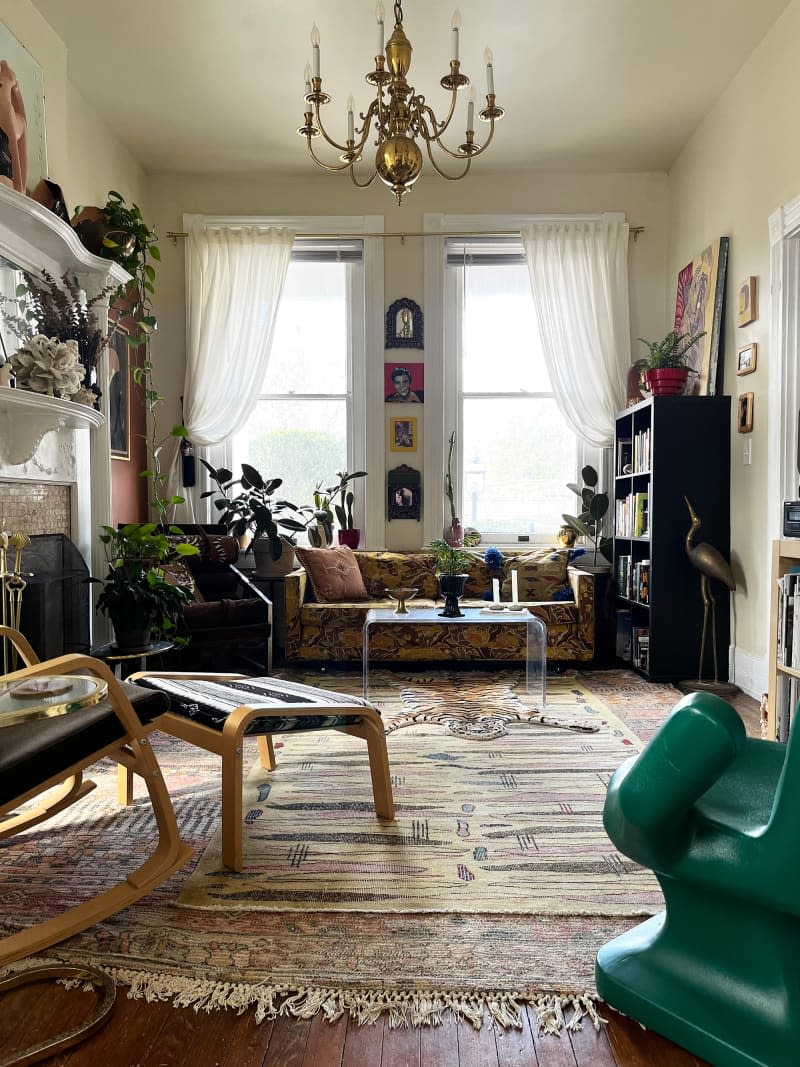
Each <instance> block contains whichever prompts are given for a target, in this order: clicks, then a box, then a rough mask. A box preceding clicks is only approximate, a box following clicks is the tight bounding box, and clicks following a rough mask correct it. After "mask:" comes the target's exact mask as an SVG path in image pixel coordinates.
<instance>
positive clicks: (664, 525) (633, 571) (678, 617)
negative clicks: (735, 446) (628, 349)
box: [612, 396, 731, 681]
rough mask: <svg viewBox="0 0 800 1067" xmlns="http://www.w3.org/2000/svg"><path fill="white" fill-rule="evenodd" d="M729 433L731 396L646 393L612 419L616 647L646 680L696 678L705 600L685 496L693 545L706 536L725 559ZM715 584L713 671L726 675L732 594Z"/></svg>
mask: <svg viewBox="0 0 800 1067" xmlns="http://www.w3.org/2000/svg"><path fill="white" fill-rule="evenodd" d="M730 434H731V413H730V397H728V396H719V397H716V396H715V397H685V396H677V397H671V396H667V397H650V398H649V399H647V400H643V401H641V402H640V403H638V404H636V405H634V406H633V407H630V408H627V409H626V410H625V411H623V412H621V413H620V414H619V415H618V416H617V420H616V434H615V446H614V473H615V479H614V498H615V499H614V512H615V514H614V570H613V573H612V580H613V582H614V587H615V616H616V618H615V623H616V642H615V649H616V653H617V656H618V657H619V658H621V659H622V660H623V661H624V662H625V663H626V665H628V666H632V667H634V669H636V670H638V671H639V672H640V673H641V674H643V675H644V676H645V677H647V678H649V679H650V680H651V681H677V680H681V679H691V678H696V677H697V676H698V668H699V657H700V638H701V632H702V625H703V603H702V599H701V596H700V575H699V573H698V571H697V570H695V568H694V567H693V566H692V565H691V563H690V562H689V559H688V557H687V555H686V549H685V539H686V534H687V532H688V530H689V526H690V523H691V519H690V517H689V511H688V509H687V507H686V503H685V501H684V497H688V499H689V500H690V501H691V503H692V506H693V507H694V509H695V511H696V512H697V514H698V516H699V518H700V519H701V520H702V526H701V527H700V529H699V530H698V532H697V534H696V536H695V544H699V543H700V542H702V541H707V542H709V543H710V544H712V545H713V546H714V547H715V548H716V549H718V550H719V552H721V553H722V555H723V557H724V558H725V559H729V558H730ZM637 442H638V447H637ZM628 443H630V444H629V445H628ZM623 502H627V504H624V503H623ZM628 520H629V521H628ZM626 579H627V580H626ZM711 586H712V592H713V594H714V598H715V600H716V634H717V658H718V666H719V672H718V675H719V680H720V681H726V680H727V677H728V647H729V644H730V594H729V592H728V590H727V589H726V588H725V586H723V585H721V584H720V583H719V582H716V581H712V583H711ZM710 627H711V618H710V615H709V633H708V636H707V639H706V654H705V661H704V669H703V677H704V678H706V679H710V678H713V667H712V658H711V648H712V643H711V632H710Z"/></svg>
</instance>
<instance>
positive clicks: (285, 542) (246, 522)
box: [200, 459, 305, 578]
mask: <svg viewBox="0 0 800 1067" xmlns="http://www.w3.org/2000/svg"><path fill="white" fill-rule="evenodd" d="M200 462H201V463H202V464H203V466H204V467H205V468H206V470H207V471H208V473H209V475H210V476H211V478H212V479H213V481H214V482H216V484H217V489H216V490H214V489H211V490H208V491H207V492H205V493H202V494H201V498H205V497H210V496H214V493H215V492H219V493H220V494H221V496H218V497H217V498H216V499H215V500H214V507H215V508H216V509H217V511H218V512H219V519H220V522H221V523H222V524H223V526H224V527H225V529H226V530H227V531H228V533H229V534H231V535H232V536H233V537H237V538H240V539H241V538H243V537H245V536H246V535H247V534H249V535H251V537H252V546H250V545H245V546H244V547H245V551H249V549H250V547H252V549H253V555H254V557H255V564H256V565H255V573H256V574H257V575H258V576H259V577H260V578H274V577H283V575H285V574H288V573H289V571H291V570H292V569H293V568H294V564H295V555H294V537H293V533H294V532H297V531H299V530H303V529H305V523H303V522H301V521H300V520H298V519H292V518H291V517H288V516H285V515H282V514H281V512H283V511H286V510H287V509H288V510H292V511H295V512H300V511H301V509H299V508H298V507H297V506H296V505H295V504H292V503H290V502H289V501H288V500H273V499H272V494H273V493H274V492H275V490H276V489H278V488H279V487H280V486H281V485H282V484H283V479H282V478H264V477H263V476H262V475H261V473H260V472H259V471H257V470H256V468H255V467H251V466H250V464H249V463H243V464H242V476H241V478H236V479H234V477H233V474H232V473H231V471H229V470H227V469H226V468H225V467H219V468H214V467H212V466H211V464H210V463H208V462H207V461H206V460H204V459H201V461H200ZM236 487H239V491H238V492H237V493H236V495H233V492H234V490H235V489H236ZM279 527H282V529H283V531H286V530H289V531H292V533H286V532H282V531H281V529H279ZM241 544H242V541H241V540H240V545H241Z"/></svg>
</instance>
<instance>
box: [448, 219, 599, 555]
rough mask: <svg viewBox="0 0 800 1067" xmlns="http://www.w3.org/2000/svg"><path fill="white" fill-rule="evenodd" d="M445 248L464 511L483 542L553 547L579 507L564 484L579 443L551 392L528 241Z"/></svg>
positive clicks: (452, 396)
mask: <svg viewBox="0 0 800 1067" xmlns="http://www.w3.org/2000/svg"><path fill="white" fill-rule="evenodd" d="M445 251H446V278H445V353H446V356H445V378H444V388H445V394H446V397H448V398H449V400H448V401H447V402H446V404H445V409H446V410H447V408H448V406H449V407H450V409H451V418H452V422H451V424H450V428H455V429H456V430H457V441H458V452H457V461H458V463H459V464H460V466H459V467H458V468H454V470H453V475H454V480H455V476H456V471H458V473H459V475H460V476H459V477H458V479H457V480H458V487H459V491H460V501H459V502H458V503H457V504H456V507H457V509H458V508H460V511H459V517H460V518H461V521H462V523H463V524H464V525H465V526H472V527H475V528H477V529H478V530H480V531H481V534H482V535H483V541H484V543H486V542H487V541H494V542H500V543H505V544H513V543H517V542H520V541H521V542H523V543H524V542H532V543H537V542H538V543H545V544H553V543H554V541H555V535H556V532H557V530H558V527H559V526H560V525H561V523H562V522H563V519H562V514H563V513H564V512H572V513H574V512H575V508H576V506H577V503H578V502H577V500H576V498H575V496H574V495H573V494H572V492H571V491H570V490H569V489H567V483H568V482H573V481H575V477H576V472H577V468H578V443H577V439H576V437H575V435H574V434H573V433H572V431H571V430H570V429H569V427H568V426H567V425H566V423H565V421H564V419H563V418H562V416H561V414H560V412H559V410H558V407H557V406H556V402H555V400H554V398H553V392H552V388H551V385H550V378H549V376H548V373H547V368H546V366H545V361H544V356H543V353H542V349H541V345H540V342H539V335H538V329H537V327H536V321H535V315H534V307H533V298H532V295H531V282H530V275H529V273H528V266H527V263H526V260H525V253H524V249H523V247H522V241H521V239H520V238H517V237H487V238H479V237H473V238H449V239H448V240H447V241H446V244H445ZM449 517H450V516H449V515H446V516H445V518H446V519H447V520H449Z"/></svg>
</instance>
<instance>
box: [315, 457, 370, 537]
mask: <svg viewBox="0 0 800 1067" xmlns="http://www.w3.org/2000/svg"><path fill="white" fill-rule="evenodd" d="M366 476H367V472H366V471H354V472H353V474H348V472H347V471H337V472H336V477H337V478H338V479H339V484H338V485H336V486H332V487H331V488H330V489H326V490H325V491H326V493H329V494H330V498H331V501H334V504H333V510H334V511H335V512H336V518H337V520H338V523H339V533H338V537H339V544H340V545H347V546H348V548H358V542H359V541H360V539H361V531H360V530H359V529H358V528H357V527H356V526H355V525H354V523H353V502H354V500H355V497H354V495H353V491H352V489H348V488H347V486H348V485H349V484H350V482H352V481H354V480H355V479H356V478H366ZM337 498H338V501H339V502H338V503H335V501H336V500H337Z"/></svg>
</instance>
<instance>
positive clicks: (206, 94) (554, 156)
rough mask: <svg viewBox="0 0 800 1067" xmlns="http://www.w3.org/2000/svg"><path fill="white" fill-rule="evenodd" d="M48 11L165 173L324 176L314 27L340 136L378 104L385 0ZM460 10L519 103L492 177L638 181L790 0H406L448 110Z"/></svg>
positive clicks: (504, 88) (410, 29)
mask: <svg viewBox="0 0 800 1067" xmlns="http://www.w3.org/2000/svg"><path fill="white" fill-rule="evenodd" d="M33 3H34V6H35V7H36V8H37V9H38V10H39V11H40V12H41V14H42V15H43V16H44V17H45V19H47V21H48V22H49V23H50V25H51V26H52V27H53V28H54V29H55V31H56V32H57V33H58V35H59V36H60V37H61V38H62V40H63V41H64V42H65V43H66V45H67V50H68V61H69V78H70V80H71V81H72V83H73V84H74V85H75V86H77V88H78V89H79V90H80V91H81V93H82V94H83V95H84V96H85V97H86V99H87V100H88V101H89V102H90V103H91V104H92V105H93V106H94V107H95V108H96V109H97V111H98V112H99V113H100V114H101V115H102V116H103V118H104V119H105V120H106V122H107V123H108V124H109V125H110V126H111V127H112V128H113V129H114V130H115V132H116V134H117V136H118V137H119V139H120V140H121V141H122V142H123V143H124V144H125V145H126V146H127V147H128V149H129V150H130V151H131V152H132V153H133V155H134V156H135V157H136V159H137V160H138V161H139V163H140V164H141V165H142V166H143V167H144V169H145V170H146V171H148V172H151V173H157V172H162V171H167V172H170V171H171V172H220V171H231V170H233V171H282V172H285V173H291V172H305V171H307V169H308V167H309V166H313V164H311V163H310V161H309V160H308V157H307V150H306V147H305V141H304V140H303V139H301V138H300V137H298V135H297V134H296V132H295V130H296V128H297V127H298V126H299V125H301V124H302V122H303V116H302V110H303V104H302V95H303V91H304V89H303V69H304V67H305V64H306V62H307V61H308V60H309V59H310V57H311V47H310V40H309V34H310V30H311V25H312V23H313V22H316V23H317V25H318V26H319V30H320V35H321V73H322V76H323V90H325V91H326V92H328V93H329V94H330V95H331V96H332V102H331V103H330V104H328V105H327V107H326V108H325V109H324V112H323V117H324V119H325V120H326V123H327V124H328V125H329V126H330V128H331V131H332V132H333V134H334V136H336V137H337V139H343V138H344V136H345V130H346V111H345V107H346V100H347V96H348V94H349V93H351V92H352V93H353V95H354V97H355V100H356V110H357V111H358V110H362V111H363V110H365V109H366V107H367V104H368V100H369V96H368V93H369V92H371V90H370V87H369V86H368V85H367V84H366V83H365V82H364V75H365V74H366V72H367V70H369V69H372V66H373V58H372V57H373V55H374V51H375V35H376V27H375V15H374V8H375V5H374V2H373V0H335V2H334V3H332V2H330V0H328V2H325V0H226V2H224V3H218V2H216V0H214V2H212V0H137V2H136V3H135V4H134V3H130V0H124V2H123V0H80V2H78V3H75V2H71V3H64V0H33ZM456 3H458V4H459V5H460V10H461V16H462V29H461V60H462V67H461V69H462V72H464V73H466V74H468V75H469V76H470V77H471V79H472V81H473V83H474V84H475V86H476V88H477V89H478V93H479V95H478V102H479V103H478V109H479V108H480V106H481V102H482V100H483V94H484V93H485V73H484V64H483V51H484V47H485V46H486V45H487V44H488V45H489V46H490V47H491V48H492V50H493V52H494V71H495V87H496V93H497V103H498V104H499V105H501V106H502V107H504V108H505V109H506V116H505V118H504V119H503V120H502V122H501V123H500V124H499V125H498V127H497V129H496V132H495V140H494V144H493V145H492V148H491V149H490V150H489V152H488V153H487V155H486V157H485V158H484V159H483V160H482V166H483V168H485V169H487V170H502V169H511V168H514V169H516V168H534V169H539V170H549V171H632V170H667V169H669V167H670V166H671V164H672V163H673V162H674V160H675V158H676V157H677V155H678V153H679V152H680V150H681V148H682V146H683V145H684V144H685V142H686V140H687V138H688V137H689V136H690V135H691V133H692V132H693V130H694V129H695V128H696V126H697V125H698V123H699V122H700V120H701V119H702V117H703V116H704V115H705V114H706V112H707V111H708V110H709V108H710V107H711V106H712V105H713V104H714V102H715V100H716V99H717V98H718V97H719V96H720V94H721V93H722V92H723V90H724V89H725V87H726V86H727V84H728V83H729V82H730V81H731V79H732V78H733V77H734V75H735V74H736V72H737V71H738V70H739V69H740V67H741V66H742V64H743V63H744V61H745V60H746V58H747V57H748V55H749V54H750V53H751V52H752V51H753V49H754V48H755V47H756V45H757V44H758V43H759V41H760V40H761V39H762V38H763V37H764V35H765V34H766V32H767V31H768V30H769V28H770V27H771V26H772V24H773V23H774V22H775V20H776V19H777V18H778V16H779V15H780V13H781V12H782V11H783V9H784V8H785V7H786V6H787V4H788V0H757V2H752V0H750V2H746V0H504V2H503V3H498V2H496V0H495V2H494V3H489V2H487V0H447V2H445V0H424V2H423V0H406V3H405V7H404V11H403V17H404V28H405V31H406V34H407V35H408V37H409V39H410V41H411V43H412V45H413V48H414V56H413V61H412V67H411V71H410V74H409V81H410V83H411V84H412V85H414V86H415V87H416V88H417V91H418V92H422V93H424V94H425V96H426V97H427V100H428V103H429V104H431V105H432V106H433V108H434V110H435V111H436V112H437V113H439V114H441V112H442V111H443V110H444V109H445V106H446V105H447V103H448V94H446V93H445V91H444V90H443V89H442V88H441V87H440V86H439V79H440V78H441V77H442V75H443V74H445V73H447V71H448V60H449V55H450V19H451V15H452V12H453V7H454V5H455V4H456ZM386 8H387V15H386V25H387V37H388V35H389V33H390V32H391V18H390V15H391V11H392V3H391V0H386ZM461 95H464V94H463V91H462V94H461ZM460 108H461V110H460V112H458V113H457V114H458V115H459V121H458V124H457V127H456V129H457V130H458V133H457V134H454V135H453V137H452V138H451V139H450V141H449V144H450V146H451V147H454V146H455V145H456V144H458V143H459V142H460V141H461V140H463V132H462V131H463V128H464V126H465V125H466V101H464V102H462V103H461V105H460ZM476 125H477V126H478V127H479V129H478V130H477V131H476V140H480V130H481V128H484V127H483V124H482V123H479V122H478V123H476ZM317 143H318V142H317Z"/></svg>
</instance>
